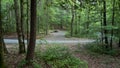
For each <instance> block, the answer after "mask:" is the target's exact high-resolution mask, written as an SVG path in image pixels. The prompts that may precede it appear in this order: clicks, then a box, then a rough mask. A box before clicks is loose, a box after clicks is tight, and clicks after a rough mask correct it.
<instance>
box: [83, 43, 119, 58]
mask: <svg viewBox="0 0 120 68" xmlns="http://www.w3.org/2000/svg"><path fill="white" fill-rule="evenodd" d="M85 48H86V49H87V50H88V51H89V52H93V53H98V54H106V55H111V56H118V55H119V54H120V52H119V50H118V49H112V50H111V49H110V48H106V47H105V45H103V44H101V43H100V44H98V43H92V44H88V45H86V46H85Z"/></svg>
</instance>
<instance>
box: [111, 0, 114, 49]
mask: <svg viewBox="0 0 120 68" xmlns="http://www.w3.org/2000/svg"><path fill="white" fill-rule="evenodd" d="M114 17H115V0H113V13H112V26H114ZM112 37H113V28H112V30H111V39H110V48H111V49H112V45H113V38H112Z"/></svg>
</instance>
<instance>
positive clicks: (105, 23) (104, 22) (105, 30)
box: [103, 0, 108, 48]
mask: <svg viewBox="0 0 120 68" xmlns="http://www.w3.org/2000/svg"><path fill="white" fill-rule="evenodd" d="M103 9H104V12H103V18H104V19H103V26H104V27H106V26H107V22H106V0H104V1H103ZM107 33H108V31H107V29H106V28H105V29H104V35H105V36H104V39H105V45H106V48H108V37H107Z"/></svg>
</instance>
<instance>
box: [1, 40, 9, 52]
mask: <svg viewBox="0 0 120 68" xmlns="http://www.w3.org/2000/svg"><path fill="white" fill-rule="evenodd" d="M2 42H3V49H4V53H6V54H8V53H9V52H8V50H7V47H6V45H5V42H4V38H2Z"/></svg>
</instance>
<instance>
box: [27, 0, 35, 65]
mask: <svg viewBox="0 0 120 68" xmlns="http://www.w3.org/2000/svg"><path fill="white" fill-rule="evenodd" d="M36 1H37V0H31V8H30V11H31V16H30V17H31V19H30V42H29V45H28V49H27V56H26V61H27V62H28V63H27V64H31V63H32V62H31V61H32V60H33V57H34V50H35V42H36V13H37V10H36Z"/></svg>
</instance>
